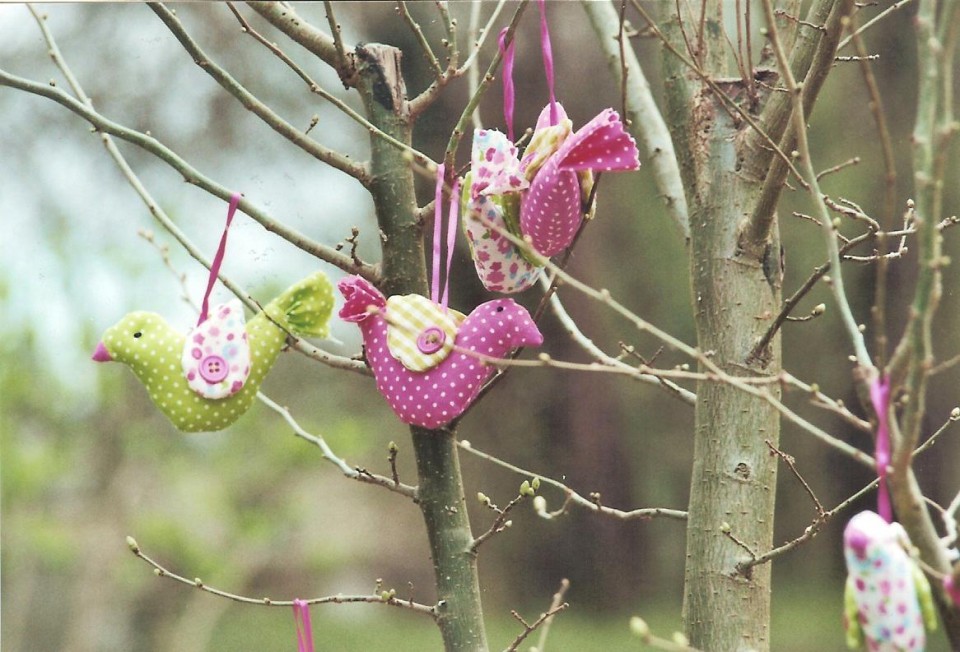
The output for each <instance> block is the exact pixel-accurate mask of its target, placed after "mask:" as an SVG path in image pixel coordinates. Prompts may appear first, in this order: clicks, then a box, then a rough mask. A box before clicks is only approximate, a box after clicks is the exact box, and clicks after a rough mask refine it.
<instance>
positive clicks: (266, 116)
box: [147, 2, 371, 187]
mask: <svg viewBox="0 0 960 652" xmlns="http://www.w3.org/2000/svg"><path fill="white" fill-rule="evenodd" d="M147 6H149V7H150V9H152V10H153V11H154V13H156V14H157V16H158V17H159V18H160V20H161V21H163V24H164V25H166V26H167V28H168V29H169V30H170V31H171V33H172V34H173V35H174V36H175V37H176V39H177V40H178V41H179V42H180V44H181V45H182V46H183V49H184V50H186V51H187V53H188V54H189V55H190V56H191V57H192V58H193V61H194V63H196V64H197V65H198V66H199V67H200V69H201V70H203V71H204V72H206V73H207V74H208V75H210V76H211V77H213V79H214V80H215V81H216V82H217V83H218V84H219V85H220V86H221V87H222V88H223V89H224V90H226V91H227V92H228V93H230V94H231V95H233V96H234V97H235V98H236V99H237V100H238V101H239V102H240V103H241V104H243V106H244V107H245V108H246V109H247V110H248V111H250V112H251V113H253V114H254V115H255V116H257V117H258V118H260V119H261V120H262V121H263V122H264V123H265V124H267V125H268V126H269V127H270V128H271V129H273V130H274V131H276V132H277V133H278V134H280V135H281V136H283V137H284V138H286V139H287V140H289V141H290V142H291V143H293V144H294V145H296V146H297V147H299V148H300V149H302V150H303V151H304V152H306V153H308V154H310V155H311V156H313V157H314V158H316V159H317V160H319V161H322V162H323V163H326V164H327V165H329V166H330V167H332V168H334V169H337V170H340V171H341V172H344V173H346V174H348V175H350V176H351V177H353V178H354V179H356V180H357V181H359V182H360V183H361V184H362V185H363V186H364V187H368V186H369V185H370V183H371V180H370V173H369V171H368V170H367V166H366V165H364V164H362V163H356V162H354V161H351V160H350V159H349V157H347V156H345V155H343V154H341V153H339V152H337V151H335V150H332V149H330V148H328V147H325V146H324V145H321V144H320V143H318V142H317V141H315V140H313V139H312V138H309V137H308V136H306V135H305V134H304V133H303V132H302V131H301V130H299V129H297V128H296V127H294V126H293V125H292V124H290V123H289V122H287V121H286V120H284V119H283V118H281V117H280V116H279V115H277V113H276V112H275V111H274V110H273V109H271V108H270V107H269V106H267V105H266V104H265V103H264V102H263V101H261V100H260V99H259V98H257V97H256V96H255V95H254V94H253V93H251V92H250V91H249V90H247V89H246V88H245V87H244V86H243V85H242V84H241V83H240V82H238V81H237V80H236V79H234V78H233V77H232V76H231V75H230V73H228V72H227V71H226V70H225V69H224V68H222V67H221V66H219V65H218V64H217V63H215V62H214V61H213V60H212V59H211V58H210V57H209V56H207V54H206V53H205V52H204V51H203V50H202V49H201V48H200V46H199V45H198V44H197V43H196V41H194V40H193V39H192V38H191V37H190V35H189V34H187V31H186V29H184V27H183V24H182V23H181V22H180V18H178V17H177V15H176V14H175V13H173V12H172V11H170V10H169V9H168V8H167V7H166V6H164V5H163V4H161V3H155V2H150V3H147Z"/></svg>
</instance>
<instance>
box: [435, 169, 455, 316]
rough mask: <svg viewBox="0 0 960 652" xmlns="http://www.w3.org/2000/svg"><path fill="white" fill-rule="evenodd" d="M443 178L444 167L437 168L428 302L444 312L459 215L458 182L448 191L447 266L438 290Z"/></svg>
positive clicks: (441, 235)
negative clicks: (440, 307) (431, 270)
mask: <svg viewBox="0 0 960 652" xmlns="http://www.w3.org/2000/svg"><path fill="white" fill-rule="evenodd" d="M443 176H444V165H443V164H442V163H441V164H440V165H438V166H437V188H436V191H435V193H434V209H433V279H432V282H431V284H430V300H431V301H433V302H434V303H439V304H440V305H441V306H442V307H443V309H444V310H446V308H447V299H448V297H449V294H450V269H451V265H452V264H453V250H454V248H455V247H456V244H457V222H458V221H459V214H460V180H459V179H458V180H456V181H454V182H453V189H452V190H451V191H450V218H449V223H448V224H447V265H446V275H445V276H444V283H443V289H442V291H441V288H440V266H441V264H442V258H443V255H442V254H443V244H442V243H443Z"/></svg>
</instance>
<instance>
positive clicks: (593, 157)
mask: <svg viewBox="0 0 960 652" xmlns="http://www.w3.org/2000/svg"><path fill="white" fill-rule="evenodd" d="M556 109H557V113H558V117H559V123H558V124H562V123H564V122H568V119H567V114H566V112H565V111H564V110H563V106H562V105H561V104H559V103H558V104H557V105H556ZM555 128H556V125H555V126H551V125H550V106H549V105H548V106H546V107H544V109H543V111H542V112H541V113H540V118H539V120H538V121H537V127H536V130H534V135H533V137H532V138H531V141H530V147H528V148H527V149H528V151H527V153H525V154H524V158H523V160H522V161H521V164H520V165H521V169H523V170H524V171H527V170H529V169H530V167H531V165H532V164H534V161H536V160H537V156H536V153H534V152H531V150H532V149H533V148H534V144H535V143H536V139H537V132H544V131H545V130H552V129H555ZM639 167H640V158H639V152H638V151H637V144H636V142H634V140H633V137H632V136H630V134H628V133H627V132H626V130H625V129H624V128H623V122H621V121H620V116H619V114H617V112H616V111H614V110H613V109H604V110H603V111H601V112H600V114H599V115H597V116H596V117H595V118H593V119H592V120H591V121H590V122H588V123H587V124H585V125H583V127H581V128H580V129H578V130H577V131H575V132H574V133H572V134H570V136H568V137H567V138H565V139H564V140H563V141H562V142H561V143H560V145H559V147H558V148H557V149H556V151H555V152H553V153H552V154H550V155H549V157H548V158H546V160H545V161H544V162H543V164H542V167H540V168H539V170H538V171H537V172H536V175H535V176H533V179H532V181H531V182H530V188H529V189H528V190H527V191H526V192H525V193H524V195H523V199H522V201H521V205H520V230H521V231H522V232H523V234H524V235H525V236H527V237H529V238H530V242H531V244H532V245H533V247H534V248H535V249H536V250H537V251H539V252H540V253H541V254H543V255H544V256H553V255H555V254H558V253H560V252H561V251H563V250H564V249H566V248H567V247H569V246H570V244H571V243H572V242H573V238H574V236H575V235H576V234H577V230H578V229H579V228H580V224H581V222H582V221H583V205H584V204H585V203H586V201H587V199H588V198H589V197H588V196H589V192H590V189H591V188H592V186H593V174H594V173H597V172H620V171H628V170H636V169H637V168H639Z"/></svg>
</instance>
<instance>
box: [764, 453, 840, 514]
mask: <svg viewBox="0 0 960 652" xmlns="http://www.w3.org/2000/svg"><path fill="white" fill-rule="evenodd" d="M763 443H765V444H766V445H767V448H769V449H770V452H771V453H773V454H774V455H776V456H777V457H779V458H780V459H781V460H782V461H783V463H784V464H786V465H787V468H788V469H790V472H791V473H792V474H793V476H794V477H795V478H796V479H797V480H799V481H800V484H801V485H803V490H804V491H806V492H807V495H808V496H810V500H812V501H813V505H814V507H815V508H816V510H817V516H818V517H819V518H823V515H824V514H825V513H826V512H825V511H824V509H823V503H821V502H820V499H819V498H817V494H816V493H814V491H813V488H812V487H811V486H810V484H809V483H808V482H807V481H806V480H805V479H804V478H803V476H802V475H800V471H799V470H797V460H795V459H794V457H793V455H787V454H786V453H784V452H783V451H782V450H780V449H779V448H777V447H776V446H774V444H773V442H772V441H770V440H769V439H764V440H763Z"/></svg>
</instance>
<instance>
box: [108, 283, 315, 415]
mask: <svg viewBox="0 0 960 652" xmlns="http://www.w3.org/2000/svg"><path fill="white" fill-rule="evenodd" d="M332 312H333V287H332V286H331V284H330V280H329V279H328V278H327V276H326V275H325V274H323V273H322V272H317V273H315V274H313V275H311V276H309V277H307V278H305V279H303V280H302V281H300V282H299V283H297V284H296V285H294V286H292V287H290V288H288V289H287V290H286V291H285V292H283V294H281V295H280V296H279V297H277V298H276V299H274V300H273V301H271V302H270V303H269V304H267V306H266V307H265V308H264V309H263V311H262V312H260V313H258V314H257V315H256V316H254V317H253V318H252V319H251V320H250V321H248V322H247V323H246V326H245V327H244V325H243V321H242V319H243V313H242V310H241V309H240V306H239V304H238V302H232V303H229V304H224V305H222V306H218V307H217V308H215V309H213V310H212V311H211V312H210V315H211V317H210V320H209V321H206V322H203V323H202V324H200V325H199V326H198V327H197V328H196V329H194V330H193V331H192V332H191V333H190V334H189V338H188V335H187V334H185V333H181V332H179V331H177V330H175V329H174V328H173V327H172V326H170V324H168V323H167V322H166V320H164V318H163V317H161V316H160V315H158V314H156V313H152V312H132V313H130V314H128V315H126V316H125V317H123V319H121V320H120V321H119V322H117V323H116V324H114V325H113V326H111V327H110V328H108V329H107V331H106V332H105V333H104V334H103V337H102V338H101V340H100V343H99V344H98V345H97V348H96V350H95V351H94V354H93V359H94V360H96V361H97V362H109V361H115V362H122V363H123V364H125V365H127V366H128V367H130V369H132V370H133V373H134V374H136V376H137V378H139V379H140V382H142V383H143V385H144V387H145V388H146V390H147V393H148V394H149V395H150V399H151V400H152V401H153V402H154V403H155V404H156V406H157V407H158V408H160V411H161V412H163V413H164V414H165V415H166V416H167V418H168V419H170V422H171V423H172V424H173V425H174V426H175V427H176V428H177V429H178V430H181V431H183V432H212V431H216V430H222V429H224V428H226V427H227V426H229V425H231V424H232V423H234V422H235V421H236V420H237V419H239V418H240V416H241V415H243V414H244V413H245V412H246V411H247V410H248V409H249V408H250V405H251V404H252V403H253V399H254V398H255V397H256V395H257V391H258V390H259V389H260V384H261V383H262V382H263V379H264V377H265V376H266V375H267V372H268V371H270V368H271V367H273V364H274V363H275V362H276V361H277V357H278V356H279V355H280V351H281V350H282V349H283V346H284V343H285V341H286V337H287V332H288V331H289V332H290V333H292V334H294V335H297V336H306V337H326V336H327V334H328V324H329V321H330V316H331V314H332ZM218 320H219V321H218ZM221 330H222V333H221V332H220V331H221ZM211 336H215V338H214V339H215V341H216V346H217V349H216V350H212V349H211V348H210V343H211V341H214V339H211ZM204 342H205V344H204ZM247 355H248V356H249V358H248V359H247V357H246V356H247ZM236 361H239V363H236ZM238 364H239V368H238V366H237V365H238ZM244 367H246V368H244ZM188 378H189V380H188ZM205 385H206V386H205ZM210 396H215V397H218V398H208V397H210Z"/></svg>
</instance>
